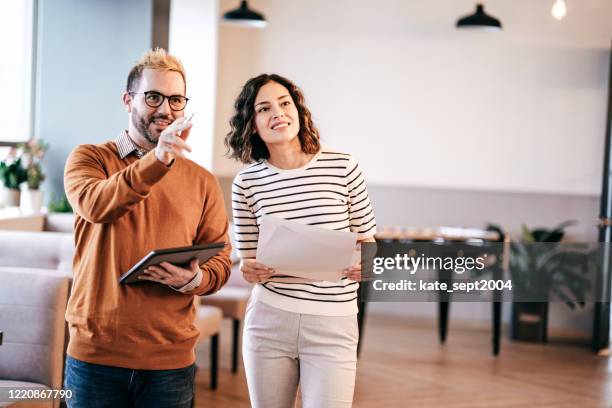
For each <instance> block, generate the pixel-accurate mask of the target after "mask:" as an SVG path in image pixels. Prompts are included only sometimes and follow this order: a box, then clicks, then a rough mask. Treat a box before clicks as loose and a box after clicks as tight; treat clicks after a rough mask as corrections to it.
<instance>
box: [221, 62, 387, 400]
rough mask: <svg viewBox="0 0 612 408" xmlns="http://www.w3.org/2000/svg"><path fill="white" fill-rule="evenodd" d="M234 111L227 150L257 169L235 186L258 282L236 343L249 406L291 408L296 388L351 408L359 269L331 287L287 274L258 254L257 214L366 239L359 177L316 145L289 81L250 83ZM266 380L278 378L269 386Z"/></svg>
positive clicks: (246, 262)
mask: <svg viewBox="0 0 612 408" xmlns="http://www.w3.org/2000/svg"><path fill="white" fill-rule="evenodd" d="M234 107H235V110H236V112H235V114H234V116H233V117H232V118H231V120H230V125H231V131H230V132H229V134H228V135H227V137H226V145H227V146H228V147H229V148H230V149H231V156H232V157H234V158H237V159H239V160H241V161H243V162H245V163H250V162H255V163H254V164H252V165H250V166H248V167H247V168H246V169H244V170H243V171H241V172H240V173H239V174H238V175H237V176H236V178H235V179H234V183H233V186H232V207H233V214H234V221H235V224H234V227H235V228H234V232H235V237H236V250H237V252H238V256H239V257H240V258H241V263H240V271H241V272H242V274H243V276H244V278H245V279H246V280H247V281H248V282H250V283H254V284H255V287H254V289H253V292H252V294H251V299H250V301H249V306H248V307H247V312H246V317H245V325H244V335H243V339H244V341H243V356H244V365H245V371H246V375H247V383H248V387H249V395H250V398H251V405H252V406H253V407H255V408H259V407H271V406H275V407H283V408H284V407H292V406H294V402H295V398H296V394H297V388H298V386H299V387H301V396H302V406H303V407H332V406H333V407H338V408H340V407H350V406H351V404H352V400H353V388H354V384H355V372H356V358H357V356H356V349H357V339H358V333H357V319H356V314H357V289H358V287H359V283H358V281H359V280H360V279H361V264H360V263H356V264H355V265H347V267H346V268H345V269H344V270H343V271H342V278H341V279H339V280H337V281H335V282H328V281H321V280H313V279H300V278H296V277H294V276H288V275H290V272H288V271H287V270H283V269H282V268H273V267H271V266H274V265H263V264H262V263H261V262H260V261H259V260H258V259H256V256H257V249H258V246H259V225H260V223H261V222H262V219H263V217H262V216H263V215H267V216H274V217H279V218H283V219H285V220H290V221H292V222H295V223H299V224H304V225H311V226H315V227H316V228H323V229H327V230H335V231H345V232H347V233H349V232H350V233H353V234H355V236H356V237H357V240H358V241H359V242H363V241H368V240H373V236H374V234H375V233H376V221H375V220H374V211H373V209H372V207H371V205H370V199H369V196H368V192H367V188H366V183H365V179H364V175H363V173H362V171H361V169H360V167H359V165H358V163H357V161H356V160H355V159H354V158H353V157H352V156H351V155H349V154H346V153H340V152H337V151H332V150H330V149H327V148H323V147H321V145H320V143H319V132H318V131H317V129H316V128H315V126H314V124H313V123H312V119H311V114H310V111H309V110H308V108H307V107H306V105H305V103H304V97H303V96H302V92H301V91H300V90H299V88H298V87H297V86H296V85H295V84H293V83H292V82H291V81H289V80H288V79H286V78H283V77H281V76H279V75H268V74H262V75H260V76H258V77H255V78H252V79H250V80H249V81H247V83H246V84H245V86H244V88H243V89H242V92H241V93H240V95H239V96H238V98H237V100H236V103H235V105H234ZM352 239H355V238H352ZM261 245H262V246H265V245H266V244H265V243H262V244H261ZM299 250H300V248H291V251H296V252H297V251H299ZM296 267H298V268H297V269H299V266H298V265H296ZM291 270H295V269H291ZM268 378H279V379H281V380H279V381H278V382H277V383H276V384H275V385H274V388H272V387H271V386H270V383H269V382H268V380H267V379H268Z"/></svg>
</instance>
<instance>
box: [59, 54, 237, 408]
mask: <svg viewBox="0 0 612 408" xmlns="http://www.w3.org/2000/svg"><path fill="white" fill-rule="evenodd" d="M185 93H186V83H185V73H184V69H183V66H182V64H181V63H180V61H179V60H178V59H177V58H175V57H173V56H171V55H168V54H167V53H166V52H165V51H164V50H162V49H155V50H151V51H149V52H147V53H146V54H145V55H144V56H143V57H142V58H141V60H140V61H139V62H138V64H137V65H136V66H134V67H133V68H132V70H131V71H130V73H129V76H128V80H127V88H126V91H125V93H124V94H123V103H124V105H125V109H126V111H127V112H128V113H129V127H128V130H127V131H124V132H123V133H121V134H120V135H119V136H118V137H117V138H116V139H115V140H114V141H109V142H106V143H103V144H99V145H81V146H79V147H77V148H76V149H75V150H74V151H73V152H72V153H71V154H70V157H69V158H68V161H67V163H66V169H65V174H64V185H65V189H66V194H67V196H68V199H69V201H70V204H71V205H72V207H73V208H74V210H75V215H76V220H75V237H76V253H75V257H74V265H73V266H74V283H73V288H72V294H71V296H70V300H69V303H68V309H67V312H66V320H67V321H68V325H69V329H70V342H69V344H68V351H67V353H68V357H67V358H66V376H65V377H66V378H65V382H66V388H67V389H71V390H72V392H73V397H72V399H71V400H69V402H68V405H69V406H70V407H78V408H80V407H88V406H94V405H95V406H96V407H113V408H116V407H128V406H129V407H156V408H157V407H162V408H163V407H189V406H190V405H191V401H192V396H193V384H194V374H195V364H194V362H195V354H194V346H195V343H196V340H197V338H198V334H199V333H198V331H197V329H196V328H195V327H194V325H193V323H194V318H195V308H194V295H205V294H209V293H213V292H215V291H216V290H218V289H219V288H220V287H221V286H223V284H224V283H225V282H226V281H227V279H228V277H229V273H230V272H229V271H230V260H229V252H230V248H229V245H228V246H226V248H225V249H224V250H222V251H221V252H220V253H219V254H218V255H216V256H214V257H213V258H211V259H210V260H208V261H207V262H205V263H204V264H202V265H198V261H197V260H193V261H192V262H191V264H190V265H189V267H186V268H183V267H179V266H176V265H171V264H168V263H162V264H161V265H159V266H156V267H150V268H148V270H147V273H146V274H145V275H144V276H143V282H142V283H138V284H129V285H122V284H119V281H118V280H119V277H120V276H121V275H122V274H123V273H125V272H126V271H128V270H129V269H130V268H131V267H132V266H133V265H134V264H135V263H137V262H138V261H139V260H140V259H141V258H142V257H143V256H144V255H146V254H148V253H149V252H150V251H151V250H153V249H159V248H172V247H180V246H187V245H192V244H203V243H213V242H228V237H227V228H228V220H227V215H226V213H225V209H224V208H225V207H224V204H223V198H222V196H221V192H220V189H219V187H218V184H217V182H216V180H215V178H214V176H213V175H212V174H211V173H210V172H208V171H207V170H205V169H204V168H202V167H200V166H198V165H197V164H195V163H194V162H192V161H190V160H188V159H185V158H184V157H183V152H184V151H191V149H190V148H189V146H188V145H187V143H186V140H187V138H188V136H189V132H190V129H191V123H189V121H187V120H186V119H185V117H184V109H185V105H186V104H187V101H188V99H187V98H186V97H185Z"/></svg>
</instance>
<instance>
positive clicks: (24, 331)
mask: <svg viewBox="0 0 612 408" xmlns="http://www.w3.org/2000/svg"><path fill="white" fill-rule="evenodd" d="M69 281H70V278H69V277H67V276H61V275H57V274H56V275H54V274H39V273H35V272H25V271H24V270H23V269H20V270H15V271H11V270H10V269H9V268H3V269H0V331H2V332H3V335H4V336H3V337H4V339H3V343H2V345H0V387H2V388H4V389H6V387H11V388H14V387H42V388H45V389H61V388H62V370H63V355H64V346H65V330H64V329H65V323H64V313H65V311H66V303H67V300H68V289H69ZM59 404H60V401H59V400H55V401H44V402H32V401H30V402H19V403H15V404H8V405H7V404H6V403H4V404H3V401H0V406H9V407H15V408H26V407H49V408H51V407H54V408H57V407H59Z"/></svg>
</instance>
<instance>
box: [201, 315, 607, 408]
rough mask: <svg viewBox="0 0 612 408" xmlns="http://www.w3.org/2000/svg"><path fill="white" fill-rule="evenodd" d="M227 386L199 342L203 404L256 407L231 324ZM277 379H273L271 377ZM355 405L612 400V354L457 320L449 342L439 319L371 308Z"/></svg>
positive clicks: (223, 372)
mask: <svg viewBox="0 0 612 408" xmlns="http://www.w3.org/2000/svg"><path fill="white" fill-rule="evenodd" d="M221 336H222V338H221V342H220V344H221V345H220V347H221V357H220V370H219V387H218V389H217V391H211V390H210V389H209V387H208V384H209V373H208V370H207V367H208V344H207V343H208V342H205V343H204V344H203V346H202V347H200V348H198V364H199V366H200V367H201V368H200V370H199V372H198V375H197V378H196V387H197V392H196V396H197V399H196V407H197V408H200V407H201V408H204V407H205V408H221V407H223V408H233V407H249V406H250V405H249V398H248V391H247V386H246V380H245V377H244V370H243V368H242V367H241V368H240V372H239V373H238V374H236V375H232V374H231V373H230V355H229V350H230V343H229V339H230V325H229V322H224V325H223V328H222V332H221ZM270 385H271V386H274V385H273V384H270ZM354 407H356V408H360V407H364V408H365V407H368V408H370V407H372V408H376V407H381V408H382V407H385V408H387V407H440V408H442V407H444V408H449V407H457V408H478V407H482V408H485V407H486V408H496V407H551V408H552V407H555V408H563V407H567V408H577V407H579V408H583V407H585V408H590V407H597V408H599V407H607V408H609V407H612V359H610V358H608V357H598V356H596V355H593V354H592V353H591V352H590V350H589V349H588V347H586V346H579V345H576V344H562V343H559V342H555V341H554V340H551V343H549V344H547V345H537V344H528V343H519V342H511V341H509V340H507V339H506V338H504V340H503V341H502V350H501V354H500V356H499V357H497V358H495V357H493V356H492V355H491V345H490V334H489V333H488V332H487V331H485V330H482V329H479V328H474V327H470V326H468V325H465V324H464V325H463V326H462V325H461V324H457V323H455V324H453V322H451V327H450V332H449V338H448V340H447V344H446V345H444V346H441V345H439V344H438V341H437V334H436V329H435V327H434V325H433V322H428V321H423V320H416V319H411V318H406V317H394V316H382V315H370V316H368V321H367V325H366V331H365V335H364V344H363V350H362V354H361V358H360V360H359V365H358V369H357V380H356V387H355V399H354Z"/></svg>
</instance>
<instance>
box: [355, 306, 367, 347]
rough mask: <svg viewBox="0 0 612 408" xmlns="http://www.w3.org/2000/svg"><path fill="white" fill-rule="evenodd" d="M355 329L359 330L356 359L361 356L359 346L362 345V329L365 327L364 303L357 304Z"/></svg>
mask: <svg viewBox="0 0 612 408" xmlns="http://www.w3.org/2000/svg"><path fill="white" fill-rule="evenodd" d="M357 307H358V309H359V310H358V312H357V327H358V328H359V340H358V341H357V357H359V355H360V354H361V344H362V343H363V329H364V326H365V314H366V303H365V302H359V303H357Z"/></svg>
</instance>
